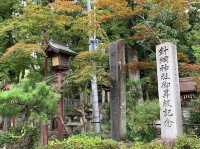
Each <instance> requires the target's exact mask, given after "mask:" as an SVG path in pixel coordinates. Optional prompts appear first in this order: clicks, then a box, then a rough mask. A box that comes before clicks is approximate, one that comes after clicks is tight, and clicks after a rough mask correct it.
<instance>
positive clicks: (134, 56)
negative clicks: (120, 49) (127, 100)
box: [128, 49, 144, 103]
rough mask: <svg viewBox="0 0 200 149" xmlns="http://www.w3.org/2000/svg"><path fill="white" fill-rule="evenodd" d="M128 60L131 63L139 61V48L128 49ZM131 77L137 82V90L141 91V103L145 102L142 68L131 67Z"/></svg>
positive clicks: (139, 98)
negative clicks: (133, 68) (141, 75)
mask: <svg viewBox="0 0 200 149" xmlns="http://www.w3.org/2000/svg"><path fill="white" fill-rule="evenodd" d="M128 62H129V63H134V62H136V63H137V62H138V52H137V50H133V49H129V50H128ZM129 79H130V80H134V81H135V82H136V91H135V92H138V93H139V97H138V102H139V103H143V102H144V99H143V91H142V85H141V80H140V70H139V69H137V70H132V69H129Z"/></svg>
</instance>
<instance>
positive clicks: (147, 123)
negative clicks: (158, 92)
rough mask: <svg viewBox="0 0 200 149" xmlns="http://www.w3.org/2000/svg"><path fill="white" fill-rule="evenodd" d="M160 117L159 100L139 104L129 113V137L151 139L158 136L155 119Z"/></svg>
mask: <svg viewBox="0 0 200 149" xmlns="http://www.w3.org/2000/svg"><path fill="white" fill-rule="evenodd" d="M159 117H160V110H159V104H158V102H157V101H146V102H144V103H143V104H138V105H136V106H135V107H134V110H132V111H130V112H129V113H128V123H127V127H128V128H127V129H128V131H127V132H128V139H130V140H134V141H151V140H153V139H154V138H155V137H156V130H155V129H154V127H153V125H152V124H153V123H154V121H156V120H158V119H159Z"/></svg>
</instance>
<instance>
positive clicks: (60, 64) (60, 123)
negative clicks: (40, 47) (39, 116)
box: [45, 40, 76, 137]
mask: <svg viewBox="0 0 200 149" xmlns="http://www.w3.org/2000/svg"><path fill="white" fill-rule="evenodd" d="M45 53H46V55H47V61H46V64H47V63H48V61H49V62H50V63H51V64H50V69H51V72H52V74H51V76H52V78H53V86H54V87H55V89H56V90H57V91H58V92H59V93H60V94H61V99H60V100H59V102H58V108H57V114H56V118H55V120H53V125H54V128H53V129H54V130H55V131H57V132H58V133H57V134H58V137H62V136H63V133H64V97H63V95H62V92H63V91H62V88H63V82H64V78H65V75H66V73H67V71H68V70H69V61H70V57H72V56H75V55H76V52H74V51H72V50H70V49H69V47H68V46H66V45H63V44H59V43H56V42H54V41H53V40H50V41H48V46H47V48H46V50H45ZM46 68H47V66H46ZM55 123H56V124H55Z"/></svg>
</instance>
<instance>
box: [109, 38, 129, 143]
mask: <svg viewBox="0 0 200 149" xmlns="http://www.w3.org/2000/svg"><path fill="white" fill-rule="evenodd" d="M109 61H110V75H111V94H110V97H111V125H112V138H113V139H115V140H120V139H122V138H124V137H125V136H126V83H125V82H126V72H125V71H124V70H123V66H124V65H125V44H124V41H123V40H118V41H116V42H114V43H112V44H111V45H110V47H109Z"/></svg>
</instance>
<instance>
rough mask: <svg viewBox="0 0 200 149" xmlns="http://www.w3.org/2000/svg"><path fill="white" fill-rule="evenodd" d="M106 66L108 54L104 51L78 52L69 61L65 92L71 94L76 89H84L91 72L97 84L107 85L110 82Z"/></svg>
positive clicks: (88, 81)
mask: <svg viewBox="0 0 200 149" xmlns="http://www.w3.org/2000/svg"><path fill="white" fill-rule="evenodd" d="M107 68H108V56H107V54H106V53H105V51H103V50H97V51H93V52H80V53H79V55H77V56H76V57H75V58H74V60H73V61H72V62H71V71H70V73H69V74H68V75H67V76H66V80H65V93H66V94H67V95H73V93H76V92H77V90H81V91H85V90H86V89H87V88H88V86H89V84H90V82H91V80H92V76H93V74H95V75H96V77H97V82H98V85H104V86H108V85H109V84H110V82H109V74H108V72H107ZM74 91H75V92H74Z"/></svg>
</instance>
